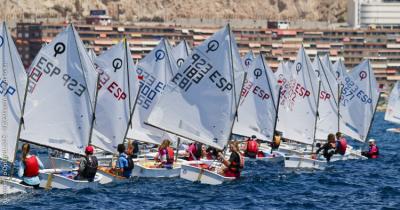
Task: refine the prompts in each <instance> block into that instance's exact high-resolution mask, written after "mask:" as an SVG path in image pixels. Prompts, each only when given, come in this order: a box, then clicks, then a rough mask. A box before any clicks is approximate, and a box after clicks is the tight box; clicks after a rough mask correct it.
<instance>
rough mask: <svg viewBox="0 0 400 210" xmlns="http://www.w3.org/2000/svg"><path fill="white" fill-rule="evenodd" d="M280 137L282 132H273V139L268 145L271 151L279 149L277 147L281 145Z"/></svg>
mask: <svg viewBox="0 0 400 210" xmlns="http://www.w3.org/2000/svg"><path fill="white" fill-rule="evenodd" d="M281 137H282V132H280V131H275V132H274V138H273V140H272V142H271V145H270V146H271V149H272V150H277V149H279V146H280V145H281Z"/></svg>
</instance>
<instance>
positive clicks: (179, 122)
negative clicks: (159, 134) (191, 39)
mask: <svg viewBox="0 0 400 210" xmlns="http://www.w3.org/2000/svg"><path fill="white" fill-rule="evenodd" d="M232 61H233V62H232ZM232 67H233V69H232ZM243 79H244V72H243V66H242V62H241V59H240V56H239V53H238V51H237V46H236V43H235V41H234V38H233V36H232V35H231V32H230V29H229V25H228V26H226V27H225V28H223V29H222V30H220V31H218V32H216V33H215V34H214V35H213V36H211V37H209V38H208V39H207V40H205V41H204V42H203V43H202V44H200V45H199V46H198V47H196V48H195V49H194V50H193V53H192V54H191V55H190V56H189V57H188V58H187V59H186V60H185V63H184V64H183V65H182V66H181V68H180V69H179V72H178V74H176V75H175V76H174V78H173V79H172V80H171V82H170V83H168V85H167V88H166V90H165V93H164V94H163V95H162V96H161V98H160V100H159V102H158V103H157V105H156V106H155V108H154V110H153V112H152V113H151V114H150V116H149V119H148V123H149V124H152V125H154V126H157V127H160V128H162V129H165V130H167V131H169V132H173V133H176V134H178V135H180V136H183V137H186V138H188V139H191V140H194V141H198V142H201V143H204V144H207V145H210V146H212V147H215V148H218V149H222V148H224V147H225V146H226V144H227V141H228V140H229V138H230V135H231V129H232V126H233V120H234V118H235V113H236V109H237V103H238V100H239V94H240V90H241V89H242V85H243ZM239 120H240V119H239Z"/></svg>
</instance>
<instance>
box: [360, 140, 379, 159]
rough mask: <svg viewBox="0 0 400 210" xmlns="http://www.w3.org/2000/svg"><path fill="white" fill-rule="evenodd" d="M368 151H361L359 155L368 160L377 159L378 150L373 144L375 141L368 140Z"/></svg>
mask: <svg viewBox="0 0 400 210" xmlns="http://www.w3.org/2000/svg"><path fill="white" fill-rule="evenodd" d="M368 144H369V150H368V151H363V152H362V153H361V154H362V155H363V156H365V157H367V158H369V159H376V158H378V157H379V148H378V146H377V145H376V143H375V139H370V140H368Z"/></svg>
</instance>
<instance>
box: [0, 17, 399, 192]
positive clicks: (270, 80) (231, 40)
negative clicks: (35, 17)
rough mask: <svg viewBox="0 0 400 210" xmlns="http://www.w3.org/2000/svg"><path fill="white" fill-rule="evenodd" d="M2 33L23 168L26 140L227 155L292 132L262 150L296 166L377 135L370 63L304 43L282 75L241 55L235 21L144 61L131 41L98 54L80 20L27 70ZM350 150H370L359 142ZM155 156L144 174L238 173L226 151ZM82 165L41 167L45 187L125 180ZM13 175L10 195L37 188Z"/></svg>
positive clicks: (11, 125) (394, 105)
mask: <svg viewBox="0 0 400 210" xmlns="http://www.w3.org/2000/svg"><path fill="white" fill-rule="evenodd" d="M0 38H1V40H0V41H2V42H1V43H0V44H1V45H0V55H1V56H0V61H1V64H2V69H3V71H1V80H2V81H1V84H2V85H1V90H2V91H1V93H2V103H1V105H0V107H1V110H2V112H3V113H5V114H3V115H2V116H5V117H3V118H2V120H6V121H7V126H6V127H5V126H3V127H2V136H6V138H2V143H1V146H0V149H1V150H2V151H3V152H2V157H1V160H2V161H3V163H7V162H8V163H11V168H14V162H15V161H16V151H17V149H18V141H20V140H21V141H24V142H29V143H32V144H35V145H39V146H43V147H45V148H51V149H55V150H59V151H63V152H65V153H70V154H75V155H78V156H79V155H84V148H85V147H86V146H87V145H93V146H95V147H96V148H97V149H98V150H101V151H103V153H104V154H115V153H116V148H117V145H118V144H123V143H127V142H128V141H129V142H130V141H139V142H142V143H144V144H152V145H160V144H161V142H162V141H163V140H165V139H169V140H171V141H172V142H173V143H174V145H175V147H176V148H177V150H178V149H179V147H180V140H181V139H184V140H185V141H187V142H199V143H202V144H204V145H207V146H209V147H213V148H215V149H218V150H222V151H224V152H227V151H226V149H227V145H228V141H229V140H231V139H233V137H234V136H236V138H237V137H239V138H245V137H250V136H252V135H256V136H257V138H258V139H259V140H262V141H263V142H271V141H272V140H273V138H274V133H275V131H280V132H282V137H283V138H284V139H285V140H286V141H285V142H283V143H282V145H281V148H280V149H279V150H278V152H276V153H274V155H273V156H268V154H271V153H270V148H269V145H268V144H264V145H263V146H262V147H261V148H262V151H263V152H264V153H265V154H266V155H267V157H268V158H278V157H283V156H285V158H284V159H285V160H284V162H285V166H286V167H288V168H313V169H322V168H324V167H326V165H327V163H326V161H324V160H320V159H315V158H313V157H311V155H310V154H312V153H313V152H315V150H316V148H315V144H316V142H317V141H318V142H323V141H326V138H327V135H328V134H330V133H336V132H338V131H340V132H342V133H344V134H345V135H347V136H349V137H351V138H353V139H355V140H358V141H361V142H365V141H366V140H367V138H368V134H369V131H370V129H371V124H372V121H373V118H374V114H375V112H376V107H377V104H378V101H379V97H380V92H379V89H378V87H377V82H376V79H375V77H374V74H373V70H372V67H371V64H370V62H369V61H368V60H365V61H363V62H362V63H360V64H359V65H358V66H356V67H355V68H354V69H353V70H352V71H350V72H347V70H346V68H345V66H344V64H343V61H342V60H338V61H336V62H335V63H334V64H332V62H331V61H330V58H329V56H328V55H325V56H324V57H322V58H320V57H319V56H316V57H315V58H314V62H313V63H311V61H310V58H309V57H308V55H307V53H306V49H304V47H303V46H302V47H300V49H299V51H298V54H297V58H296V60H295V61H294V62H293V63H291V62H290V61H283V62H281V63H280V64H279V67H278V69H277V71H275V72H273V71H272V70H271V68H270V67H269V66H268V64H267V63H266V59H265V57H264V55H263V54H260V55H257V56H254V53H253V52H251V51H250V52H248V53H247V54H246V55H245V56H244V58H241V57H240V55H239V51H238V49H237V44H236V41H235V37H234V35H233V33H232V31H231V28H230V25H229V24H228V25H227V26H225V27H224V28H222V29H221V30H219V31H217V32H216V33H215V34H214V35H212V36H210V37H209V38H208V39H206V40H205V41H204V42H203V43H201V44H200V45H198V46H196V47H194V48H193V49H190V47H189V45H188V43H187V41H182V42H180V43H179V44H177V45H176V46H175V47H172V46H171V45H170V43H169V42H168V40H166V39H161V40H160V42H159V44H158V45H157V46H156V47H155V48H154V49H153V50H152V51H151V52H150V53H149V54H148V55H146V57H145V58H143V59H142V60H140V61H139V62H138V63H136V64H135V63H134V61H133V59H132V56H131V53H130V47H129V41H128V40H127V39H123V40H121V42H119V43H117V44H115V45H114V46H112V47H111V48H110V49H108V50H107V51H105V52H103V53H102V54H100V55H99V56H96V54H95V53H94V52H93V50H89V51H88V50H87V49H86V48H85V46H84V44H83V43H82V41H81V40H80V38H79V35H78V33H77V31H76V30H75V28H74V27H73V25H72V24H70V25H68V26H67V27H66V29H65V30H64V31H63V32H61V33H60V34H59V35H57V36H56V37H55V38H54V39H53V40H52V41H51V42H50V43H48V44H46V45H44V46H43V48H42V49H41V50H40V51H39V53H38V55H37V56H36V58H35V59H34V61H33V62H32V65H31V66H30V67H29V69H28V70H26V71H25V70H24V68H23V65H22V62H21V60H20V57H19V55H18V52H17V50H16V47H15V45H14V43H13V41H12V38H11V36H10V34H9V32H8V31H7V27H6V25H5V23H3V24H2V26H1V31H0ZM399 92H400V85H399V82H397V83H396V84H395V86H394V88H393V90H392V93H391V94H390V99H389V105H388V109H387V112H386V115H385V120H388V121H391V122H394V123H400V112H399V110H400V107H399V106H400V102H399V101H400V100H399V99H400V97H399ZM393 131H398V132H400V131H399V130H398V129H394V130H393ZM4 151H5V152H4ZM348 155H353V156H352V157H354V158H361V156H360V155H359V152H357V151H355V150H352V148H351V147H350V149H349V152H348ZM110 157H112V155H111V156H110ZM345 157H349V156H345ZM268 158H267V159H268ZM338 159H342V160H343V159H345V158H343V157H339V158H338ZM108 161H109V162H110V163H111V162H112V161H113V158H109V159H108ZM154 164H155V162H154V160H152V159H151V158H150V159H149V158H146V157H143V158H138V159H136V160H135V168H134V171H133V176H139V177H176V176H180V177H181V178H183V179H187V180H190V181H199V182H201V183H206V184H221V183H223V182H225V181H231V180H233V179H234V178H232V177H225V176H224V175H222V174H220V173H219V171H220V169H221V167H222V166H221V163H219V161H216V160H203V159H200V160H196V161H184V160H180V159H178V160H177V161H176V163H175V164H174V166H173V168H172V169H164V168H157V167H154ZM108 167H111V164H110V165H109V166H108ZM99 169H100V168H99ZM11 171H12V170H11ZM74 173H76V172H75V169H74V168H69V169H68V168H63V167H60V168H58V167H50V168H48V169H44V170H41V176H42V183H41V185H42V186H45V187H48V188H49V187H53V188H62V189H65V188H74V189H79V188H85V187H95V186H96V185H97V184H98V183H101V184H106V183H110V182H114V181H118V180H122V178H121V177H118V176H116V175H113V174H111V173H108V168H107V167H106V168H101V169H100V170H99V171H98V173H97V175H96V178H95V181H94V182H88V181H82V180H74V179H71V178H70V176H71V175H74ZM66 174H67V175H66ZM1 181H2V182H1V183H2V185H3V186H4V187H0V188H3V189H5V190H6V191H8V192H16V191H18V192H21V191H27V190H29V189H28V187H26V186H22V185H20V184H19V182H20V180H18V179H17V178H13V177H12V174H10V175H9V176H2V177H1ZM0 190H1V189H0ZM3 191H4V190H3ZM3 191H0V192H1V194H6V192H5V191H4V192H3Z"/></svg>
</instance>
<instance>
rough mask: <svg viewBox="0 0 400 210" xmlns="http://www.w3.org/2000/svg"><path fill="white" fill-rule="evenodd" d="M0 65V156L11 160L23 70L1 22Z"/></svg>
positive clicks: (16, 128)
mask: <svg viewBox="0 0 400 210" xmlns="http://www.w3.org/2000/svg"><path fill="white" fill-rule="evenodd" d="M0 65H1V69H2V70H1V72H0V75H1V78H0V80H1V81H0V94H1V103H0V110H1V113H2V117H1V125H2V126H1V141H0V142H1V143H0V151H1V152H0V154H1V156H0V159H1V160H3V161H8V162H11V163H13V162H14V158H15V151H16V146H17V135H18V129H19V126H20V119H21V115H22V104H23V100H24V95H25V88H26V82H27V74H26V71H25V68H24V65H23V64H22V61H21V58H20V57H19V54H18V51H17V48H16V47H15V44H14V42H13V40H12V37H11V34H10V32H9V31H8V29H7V25H6V23H5V22H3V23H2V24H1V25H0Z"/></svg>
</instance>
